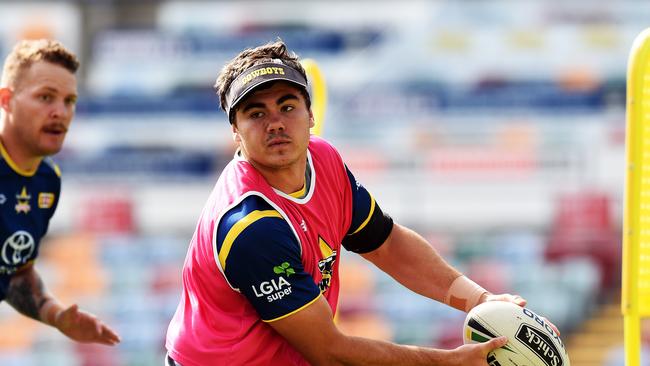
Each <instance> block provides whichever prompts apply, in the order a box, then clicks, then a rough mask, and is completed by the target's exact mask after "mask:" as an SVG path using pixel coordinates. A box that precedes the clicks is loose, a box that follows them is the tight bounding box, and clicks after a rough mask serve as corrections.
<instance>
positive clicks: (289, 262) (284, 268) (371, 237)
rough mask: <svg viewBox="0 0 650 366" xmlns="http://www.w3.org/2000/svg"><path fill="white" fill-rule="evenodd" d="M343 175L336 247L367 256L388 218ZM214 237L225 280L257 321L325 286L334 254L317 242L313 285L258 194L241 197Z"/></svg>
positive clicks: (290, 239)
mask: <svg viewBox="0 0 650 366" xmlns="http://www.w3.org/2000/svg"><path fill="white" fill-rule="evenodd" d="M346 171H347V175H348V179H349V180H350V187H351V190H352V220H351V225H350V228H349V230H348V234H347V236H346V238H345V239H344V240H343V243H342V244H343V246H344V247H345V248H346V249H347V250H350V251H354V252H358V253H364V252H369V251H372V250H374V249H376V248H378V247H379V246H380V245H381V244H382V243H383V242H384V240H385V239H386V237H387V236H388V234H389V233H390V229H391V228H392V220H390V218H387V216H385V215H383V214H382V213H381V210H380V209H379V206H378V205H377V204H376V202H375V200H374V198H373V197H372V196H371V195H370V193H368V191H367V190H366V189H365V188H364V187H363V186H362V185H361V184H359V183H358V182H357V180H356V179H355V177H354V176H353V175H352V173H351V172H350V171H349V169H347V168H346ZM307 179H309V177H307ZM308 186H309V184H305V187H304V188H303V189H302V190H300V191H298V192H296V193H294V194H292V195H291V196H292V197H295V198H300V197H303V196H306V195H308V194H309V192H308V191H307V187H308ZM323 214H326V213H323ZM357 237H358V238H359V239H360V240H357ZM215 239H216V240H215V241H216V251H217V253H218V259H219V262H220V265H221V268H222V270H223V273H224V274H225V277H226V279H227V281H228V282H229V284H230V285H231V286H232V287H233V288H234V289H236V290H238V291H239V292H241V293H242V294H243V295H244V296H245V297H246V298H247V299H248V301H249V302H250V303H251V304H252V305H253V307H254V308H255V309H256V310H257V312H258V313H259V315H260V317H261V319H262V320H263V321H274V320H277V319H281V318H283V317H286V316H288V315H290V314H292V313H294V312H296V311H299V310H300V309H302V308H303V307H305V306H307V305H309V304H310V303H311V302H312V301H314V300H315V299H316V298H317V297H318V296H319V294H321V293H322V292H324V291H326V290H327V288H328V286H329V282H328V281H329V278H330V277H331V275H332V273H331V272H332V267H333V262H334V261H335V260H336V253H335V252H334V253H333V252H332V249H331V247H330V246H329V245H328V244H327V243H326V242H325V241H323V240H322V239H321V240H320V242H319V245H320V247H321V252H322V257H323V258H324V259H323V260H321V261H320V262H319V263H318V266H319V269H320V271H321V273H322V274H323V277H322V279H321V280H320V282H319V283H316V282H315V281H314V278H313V277H312V275H310V274H309V273H307V272H306V271H305V270H304V268H303V258H302V252H301V246H300V243H299V242H298V239H297V238H296V235H295V233H294V232H293V231H292V228H291V226H290V224H289V223H288V222H287V221H286V220H285V218H284V217H283V216H282V215H281V214H280V212H278V211H277V210H276V209H275V208H274V207H273V206H272V205H271V204H270V203H269V202H268V201H266V200H265V199H264V198H262V197H260V196H258V195H249V196H247V197H246V198H244V199H243V200H242V201H241V202H239V203H238V204H237V205H236V206H234V207H233V208H231V209H230V210H229V211H228V212H226V214H225V215H224V216H223V217H222V218H221V220H220V222H219V226H218V228H217V232H216V238H215Z"/></svg>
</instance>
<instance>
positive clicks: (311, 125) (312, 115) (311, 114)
mask: <svg viewBox="0 0 650 366" xmlns="http://www.w3.org/2000/svg"><path fill="white" fill-rule="evenodd" d="M315 125H316V122H314V112H312V111H311V108H310V109H309V128H312V127H314V126H315Z"/></svg>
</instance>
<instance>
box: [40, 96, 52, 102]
mask: <svg viewBox="0 0 650 366" xmlns="http://www.w3.org/2000/svg"><path fill="white" fill-rule="evenodd" d="M53 99H54V97H53V96H52V95H50V94H41V95H39V96H38V100H40V101H41V102H46V103H49V102H51V101H52V100H53Z"/></svg>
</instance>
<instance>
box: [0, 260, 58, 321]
mask: <svg viewBox="0 0 650 366" xmlns="http://www.w3.org/2000/svg"><path fill="white" fill-rule="evenodd" d="M48 299H49V296H47V295H46V294H45V286H44V285H43V281H42V280H41V277H40V276H39V275H38V273H37V272H36V270H35V269H34V267H33V266H32V265H31V264H29V265H27V267H26V268H23V269H22V270H21V271H19V272H17V273H16V274H15V275H14V276H13V277H12V278H11V281H10V283H9V290H8V292H7V297H6V300H7V302H8V303H9V304H10V305H11V306H12V307H13V308H14V309H16V310H17V311H18V312H20V313H21V314H23V315H25V316H28V317H30V318H32V319H34V320H39V321H40V320H42V319H41V316H40V314H39V312H40V310H41V308H42V307H43V305H45V303H46V302H47V301H48Z"/></svg>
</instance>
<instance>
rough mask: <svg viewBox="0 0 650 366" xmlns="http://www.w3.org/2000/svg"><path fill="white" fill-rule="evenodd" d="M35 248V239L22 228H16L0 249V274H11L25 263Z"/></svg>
mask: <svg viewBox="0 0 650 366" xmlns="http://www.w3.org/2000/svg"><path fill="white" fill-rule="evenodd" d="M35 249H36V241H35V240H34V238H33V237H32V235H31V234H30V233H29V232H27V231H24V230H18V231H16V232H15V233H13V234H12V235H11V236H9V237H8V238H7V240H5V242H4V243H3V244H2V248H1V249H0V258H2V263H0V274H12V273H14V272H16V269H17V267H19V266H21V265H23V264H25V263H27V261H28V260H29V259H31V257H32V254H33V253H34V250H35Z"/></svg>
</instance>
